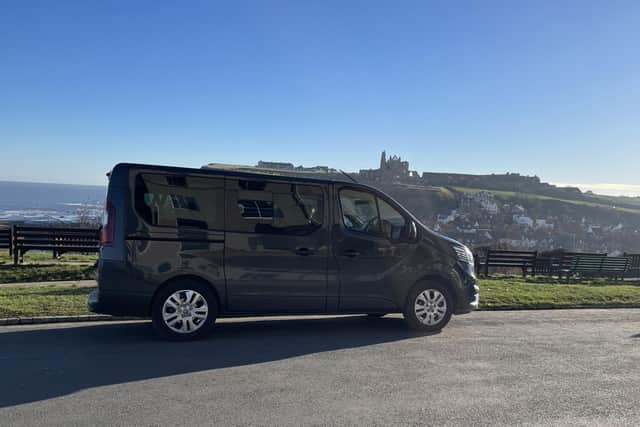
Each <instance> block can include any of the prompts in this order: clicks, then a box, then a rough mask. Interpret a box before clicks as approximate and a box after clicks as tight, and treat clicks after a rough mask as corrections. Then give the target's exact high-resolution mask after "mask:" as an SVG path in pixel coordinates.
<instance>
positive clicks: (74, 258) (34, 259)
mask: <svg viewBox="0 0 640 427" xmlns="http://www.w3.org/2000/svg"><path fill="white" fill-rule="evenodd" d="M97 259H98V255H96V254H92V255H85V254H75V253H68V254H62V255H61V256H60V257H59V258H56V259H54V258H53V255H52V253H51V252H40V251H29V252H27V253H26V254H24V263H25V264H40V263H44V264H51V263H55V264H79V263H85V264H93V263H94V262H96V260H97ZM3 264H13V258H12V257H11V256H9V251H7V250H2V251H0V265H3Z"/></svg>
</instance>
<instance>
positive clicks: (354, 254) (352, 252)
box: [344, 249, 360, 258]
mask: <svg viewBox="0 0 640 427" xmlns="http://www.w3.org/2000/svg"><path fill="white" fill-rule="evenodd" d="M358 255H360V252H358V251H356V250H355V249H348V250H346V251H344V256H348V257H349V258H355V257H357V256H358Z"/></svg>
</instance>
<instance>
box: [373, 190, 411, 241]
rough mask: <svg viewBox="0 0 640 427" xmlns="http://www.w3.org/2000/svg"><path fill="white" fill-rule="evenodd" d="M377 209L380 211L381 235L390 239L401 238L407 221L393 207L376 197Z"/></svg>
mask: <svg viewBox="0 0 640 427" xmlns="http://www.w3.org/2000/svg"><path fill="white" fill-rule="evenodd" d="M378 209H380V225H381V226H382V234H383V235H384V236H385V237H387V238H389V239H391V240H399V239H401V238H403V237H404V236H403V233H404V232H405V231H406V228H407V220H406V219H405V217H404V216H402V214H400V212H398V211H397V210H396V209H395V208H394V207H393V206H391V205H390V204H389V203H387V202H385V201H384V199H381V198H379V197H378Z"/></svg>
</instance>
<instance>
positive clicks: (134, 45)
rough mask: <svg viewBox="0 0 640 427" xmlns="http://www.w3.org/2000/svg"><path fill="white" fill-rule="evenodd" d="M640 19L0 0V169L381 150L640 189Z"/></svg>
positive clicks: (343, 159)
mask: <svg viewBox="0 0 640 427" xmlns="http://www.w3.org/2000/svg"><path fill="white" fill-rule="evenodd" d="M638 22H640V2H638V1H635V0H634V1H617V0H611V1H559V0H552V1H546V0H535V1H528V2H514V1H499V2H496V1H489V0H486V1H467V2H464V1H442V2H438V1H375V0H368V1H357V2H354V1H331V0H323V1H268V0H256V1H230V2H224V1H206V2H198V1H188V2H184V1H121V2H114V1H106V0H105V1H86V0H81V1H65V0H60V1H56V2H52V1H48V0H47V1H30V0H26V1H25V0H5V1H3V2H2V13H1V14H0V180H14V181H34V182H59V183H75V184H106V178H105V173H106V172H107V171H109V170H110V169H111V168H112V167H113V165H114V164H116V163H118V162H142V163H159V164H169V165H180V166H192V167H199V166H201V165H203V164H206V163H210V162H215V163H234V164H255V163H257V161H258V160H267V161H286V162H292V163H294V164H296V165H299V164H302V165H305V166H313V165H328V166H331V167H335V168H341V169H344V170H347V171H355V170H358V169H361V168H374V167H377V165H378V162H379V158H380V152H381V151H382V150H386V151H387V153H388V154H397V155H400V156H402V158H403V159H406V160H409V162H410V167H411V169H413V170H417V171H419V172H423V171H442V172H460V173H504V172H519V173H521V174H526V175H538V176H539V177H540V178H541V179H542V180H543V181H549V182H553V183H578V184H579V185H580V186H581V187H582V188H585V189H590V188H588V187H592V188H599V189H600V190H598V191H597V192H601V193H609V194H613V193H621V194H637V195H640V176H639V174H638V159H639V158H640V25H638Z"/></svg>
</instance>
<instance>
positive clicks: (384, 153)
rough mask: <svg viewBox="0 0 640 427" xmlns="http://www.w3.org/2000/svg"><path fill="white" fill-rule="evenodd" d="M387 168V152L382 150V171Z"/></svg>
mask: <svg viewBox="0 0 640 427" xmlns="http://www.w3.org/2000/svg"><path fill="white" fill-rule="evenodd" d="M386 166H387V152H386V151H384V150H382V155H381V156H380V169H384V168H385V167H386Z"/></svg>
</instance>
